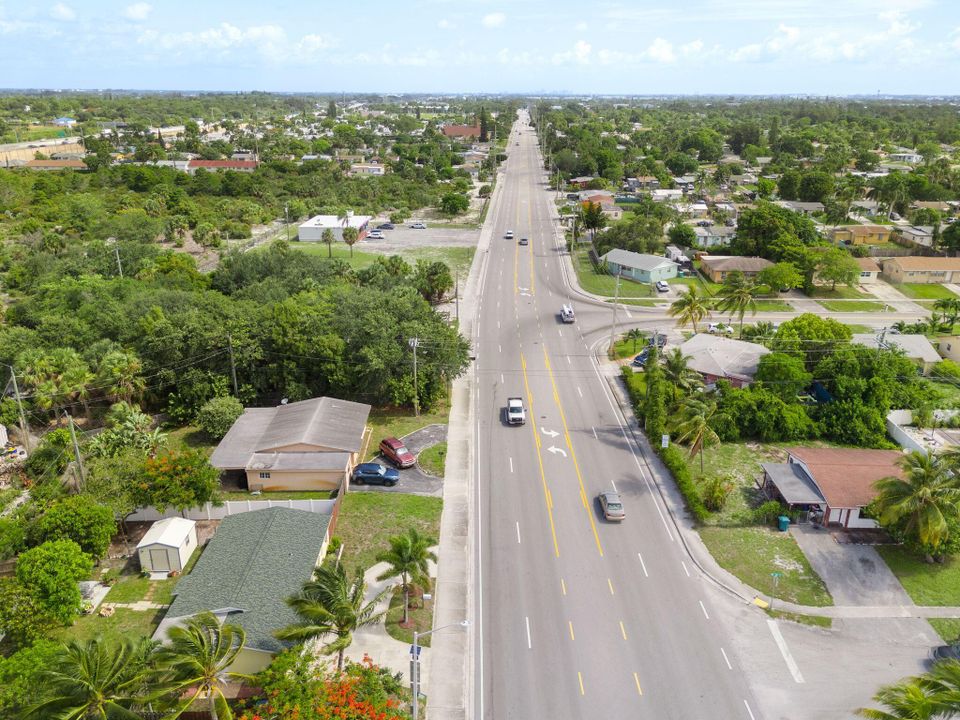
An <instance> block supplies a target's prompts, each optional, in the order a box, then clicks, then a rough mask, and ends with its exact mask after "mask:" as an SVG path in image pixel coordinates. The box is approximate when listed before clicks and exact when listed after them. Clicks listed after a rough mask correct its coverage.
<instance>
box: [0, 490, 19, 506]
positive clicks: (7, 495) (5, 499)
mask: <svg viewBox="0 0 960 720" xmlns="http://www.w3.org/2000/svg"><path fill="white" fill-rule="evenodd" d="M19 494H20V488H19V487H8V488H4V489H3V490H0V510H3V509H4V508H5V507H6V506H7V505H9V504H10V503H11V502H13V499H14V498H15V497H17V496H18V495H19Z"/></svg>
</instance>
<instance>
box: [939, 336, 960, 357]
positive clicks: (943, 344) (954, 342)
mask: <svg viewBox="0 0 960 720" xmlns="http://www.w3.org/2000/svg"><path fill="white" fill-rule="evenodd" d="M937 350H939V351H940V354H941V355H942V356H943V357H944V359H946V360H953V362H955V363H960V336H958V335H949V336H948V337H942V338H940V342H939V344H938V345H937Z"/></svg>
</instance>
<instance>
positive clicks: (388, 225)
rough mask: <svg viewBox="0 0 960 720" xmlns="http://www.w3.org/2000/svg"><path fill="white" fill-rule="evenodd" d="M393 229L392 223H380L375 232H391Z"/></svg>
mask: <svg viewBox="0 0 960 720" xmlns="http://www.w3.org/2000/svg"><path fill="white" fill-rule="evenodd" d="M393 229H394V224H393V223H380V224H379V225H377V230H393Z"/></svg>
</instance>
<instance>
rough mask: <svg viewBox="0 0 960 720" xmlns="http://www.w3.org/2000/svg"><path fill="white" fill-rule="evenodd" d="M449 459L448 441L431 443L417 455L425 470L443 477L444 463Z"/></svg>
mask: <svg viewBox="0 0 960 720" xmlns="http://www.w3.org/2000/svg"><path fill="white" fill-rule="evenodd" d="M446 461H447V443H445V442H441V443H437V444H436V445H431V446H430V447H428V448H427V449H426V450H423V451H422V452H421V453H420V454H419V455H418V456H417V462H418V463H419V464H420V467H421V469H423V471H424V472H426V473H430V474H431V475H434V476H436V477H443V467H444V463H445V462H446Z"/></svg>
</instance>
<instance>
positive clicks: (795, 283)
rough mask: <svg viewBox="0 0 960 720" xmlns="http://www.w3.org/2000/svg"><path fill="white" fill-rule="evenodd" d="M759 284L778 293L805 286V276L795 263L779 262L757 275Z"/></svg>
mask: <svg viewBox="0 0 960 720" xmlns="http://www.w3.org/2000/svg"><path fill="white" fill-rule="evenodd" d="M757 282H758V283H760V284H762V285H766V286H767V287H768V288H770V292H777V291H778V290H784V289H790V288H796V287H800V286H801V285H803V276H802V275H801V274H800V273H799V271H797V266H796V265H794V264H793V263H790V262H778V263H776V264H775V265H771V266H770V267H768V268H764V269H763V270H761V271H760V272H759V273H757Z"/></svg>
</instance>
